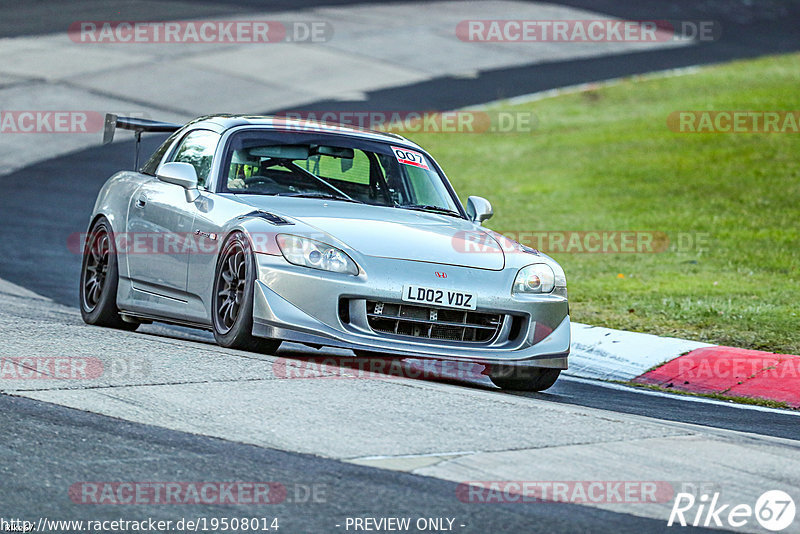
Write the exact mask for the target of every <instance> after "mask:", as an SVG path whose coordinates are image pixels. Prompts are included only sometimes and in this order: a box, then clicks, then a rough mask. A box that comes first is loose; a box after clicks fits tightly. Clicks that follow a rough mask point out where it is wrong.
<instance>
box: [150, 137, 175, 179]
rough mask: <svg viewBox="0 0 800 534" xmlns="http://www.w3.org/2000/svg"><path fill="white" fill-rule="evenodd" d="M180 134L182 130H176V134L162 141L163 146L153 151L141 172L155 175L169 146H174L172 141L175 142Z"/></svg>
mask: <svg viewBox="0 0 800 534" xmlns="http://www.w3.org/2000/svg"><path fill="white" fill-rule="evenodd" d="M179 134H180V131H178V132H175V133H174V134H172V135H170V136H169V137H168V138H167V140H166V141H164V142H163V143H161V146H160V147H158V148H157V149H156V151H155V152H153V155H152V156H150V159H149V160H147V163H145V164H144V165H142V168H141V169H140V172H142V173H144V174H149V175H150V176H155V175H156V171H157V170H158V166H159V165H161V160H162V159H164V155H165V154H166V153H167V150H169V147H171V146H172V143H174V142H175V138H176V137H177V136H178V135H179Z"/></svg>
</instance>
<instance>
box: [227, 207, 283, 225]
mask: <svg viewBox="0 0 800 534" xmlns="http://www.w3.org/2000/svg"><path fill="white" fill-rule="evenodd" d="M250 217H258V218H259V219H264V220H265V221H267V222H270V223H272V224H274V225H275V226H286V225H292V224H294V223H293V222H289V221H287V220H286V219H284V218H283V217H280V216H278V215H275V214H274V213H270V212H268V211H261V210H257V211H251V212H250V213H248V214H246V215H242V216H241V217H239V218H240V219H247V218H250Z"/></svg>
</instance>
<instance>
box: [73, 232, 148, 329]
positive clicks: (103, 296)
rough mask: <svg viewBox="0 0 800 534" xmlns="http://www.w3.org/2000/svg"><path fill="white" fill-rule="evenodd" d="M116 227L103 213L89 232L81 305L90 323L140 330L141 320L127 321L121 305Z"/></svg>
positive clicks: (82, 264) (84, 261)
mask: <svg viewBox="0 0 800 534" xmlns="http://www.w3.org/2000/svg"><path fill="white" fill-rule="evenodd" d="M113 242H114V241H113V231H112V229H111V224H110V223H109V222H108V219H106V218H105V217H100V218H99V219H98V220H97V221H96V222H95V223H94V225H92V228H91V229H90V230H89V233H88V235H87V236H86V243H84V247H83V260H82V262H81V281H80V295H79V298H80V307H81V317H83V321H84V322H85V323H87V324H91V325H96V326H107V327H111V328H119V329H121V330H136V329H137V328H138V327H139V323H137V322H127V321H123V320H122V317H120V315H119V309H118V308H117V286H118V285H119V269H118V267H117V253H116V251H115V250H114V247H113Z"/></svg>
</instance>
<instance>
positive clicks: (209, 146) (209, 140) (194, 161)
mask: <svg viewBox="0 0 800 534" xmlns="http://www.w3.org/2000/svg"><path fill="white" fill-rule="evenodd" d="M219 138H220V135H219V134H218V133H215V132H212V131H210V130H195V131H194V132H192V133H190V134H189V135H187V136H186V137H185V138H184V139H183V141H182V142H181V144H180V146H179V147H178V150H176V151H175V156H173V158H172V161H179V162H183V163H189V164H191V165H192V166H193V167H194V168H195V170H196V171H197V185H198V186H200V187H206V184H207V181H208V175H209V174H210V173H211V162H212V160H213V159H214V152H216V150H217V143H218V142H219Z"/></svg>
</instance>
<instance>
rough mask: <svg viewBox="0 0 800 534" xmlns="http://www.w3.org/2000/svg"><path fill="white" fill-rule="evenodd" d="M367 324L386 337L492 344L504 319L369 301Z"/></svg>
mask: <svg viewBox="0 0 800 534" xmlns="http://www.w3.org/2000/svg"><path fill="white" fill-rule="evenodd" d="M367 321H368V322H369V326H370V328H372V330H374V331H375V332H381V333H385V334H395V335H398V336H410V337H417V338H427V339H443V340H448V341H465V342H469V343H488V342H490V341H492V340H493V339H494V338H495V337H496V336H497V333H498V332H499V330H500V326H501V325H502V323H503V316H502V315H501V314H499V313H480V312H474V311H467V310H463V311H462V310H452V309H448V308H431V307H428V306H412V305H410V304H400V303H393V302H376V301H371V300H368V301H367Z"/></svg>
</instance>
